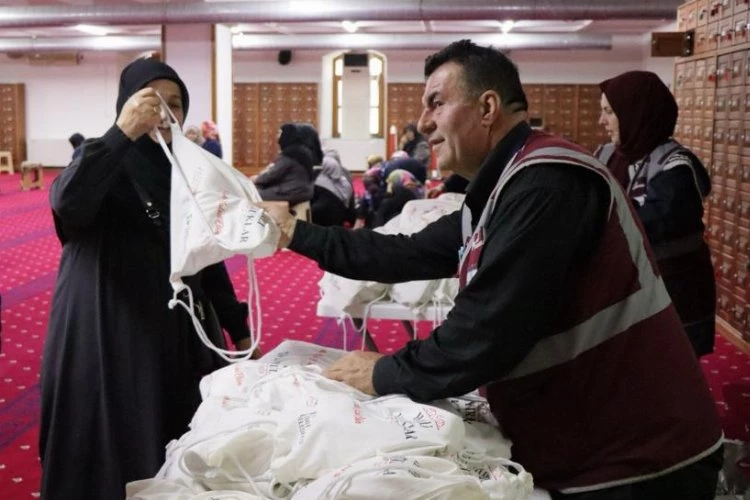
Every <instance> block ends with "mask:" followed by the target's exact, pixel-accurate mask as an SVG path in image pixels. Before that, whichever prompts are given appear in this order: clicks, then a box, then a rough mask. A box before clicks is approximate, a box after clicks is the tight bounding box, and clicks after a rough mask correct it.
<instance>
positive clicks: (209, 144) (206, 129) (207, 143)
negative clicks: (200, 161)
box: [201, 120, 224, 158]
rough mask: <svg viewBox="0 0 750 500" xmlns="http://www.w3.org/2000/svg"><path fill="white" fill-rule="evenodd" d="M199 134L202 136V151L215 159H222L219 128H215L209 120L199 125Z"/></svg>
mask: <svg viewBox="0 0 750 500" xmlns="http://www.w3.org/2000/svg"><path fill="white" fill-rule="evenodd" d="M201 133H202V135H203V144H202V146H203V149H205V150H206V151H208V152H209V153H211V154H212V155H214V156H216V157H217V158H222V156H223V154H224V153H223V151H222V150H221V140H220V139H219V127H217V126H216V124H215V123H214V122H212V121H211V120H206V121H204V122H203V123H201Z"/></svg>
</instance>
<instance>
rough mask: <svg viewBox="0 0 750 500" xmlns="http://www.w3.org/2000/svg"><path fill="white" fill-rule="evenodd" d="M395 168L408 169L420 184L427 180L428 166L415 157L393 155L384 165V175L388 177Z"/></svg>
mask: <svg viewBox="0 0 750 500" xmlns="http://www.w3.org/2000/svg"><path fill="white" fill-rule="evenodd" d="M394 170H406V171H407V172H409V173H411V174H412V175H413V176H414V178H415V179H416V180H417V181H419V183H420V184H422V185H424V184H425V182H427V167H425V166H424V165H423V164H422V163H421V162H419V161H417V160H416V159H414V158H410V157H409V156H407V157H395V158H394V157H391V159H390V160H388V161H387V162H385V165H383V177H384V178H385V179H388V175H390V173H391V172H393V171H394Z"/></svg>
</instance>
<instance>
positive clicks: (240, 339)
mask: <svg viewBox="0 0 750 500" xmlns="http://www.w3.org/2000/svg"><path fill="white" fill-rule="evenodd" d="M157 92H158V93H159V94H160V95H161V96H162V97H163V98H164V99H165V100H166V102H167V103H168V105H169V107H170V109H171V111H172V112H173V113H174V115H175V116H176V117H177V119H178V120H179V121H180V122H182V121H183V120H184V118H185V114H186V113H187V110H188V105H189V97H188V91H187V88H186V87H185V84H184V83H183V82H182V80H181V79H180V77H179V76H178V75H177V73H176V72H175V71H174V70H173V69H172V68H171V67H169V66H167V65H166V64H164V63H161V62H159V61H156V60H153V59H138V60H136V61H134V62H132V63H131V64H129V65H128V66H126V67H125V69H124V70H123V71H122V74H121V75H120V86H119V94H118V97H117V105H116V110H117V119H116V122H115V123H114V124H113V125H112V127H110V129H109V130H108V131H107V132H106V133H105V134H104V135H103V136H101V137H99V138H95V139H90V140H87V141H86V142H85V143H84V144H83V146H82V147H81V154H80V156H79V157H78V158H77V159H76V160H75V161H73V162H72V163H71V164H70V166H68V168H66V169H65V170H63V171H62V172H61V173H60V175H59V176H58V177H57V178H56V179H55V181H54V182H53V183H52V186H51V188H50V204H51V206H52V212H53V213H52V215H53V218H54V222H55V228H56V230H57V236H58V238H59V239H60V242H61V243H62V255H61V258H60V267H59V272H58V276H57V283H56V285H55V290H54V296H53V299H52V308H51V311H50V318H49V327H48V329H47V337H46V340H45V345H44V355H43V356H42V369H41V423H40V429H39V455H40V457H41V462H42V485H41V496H42V498H44V499H45V500H58V499H60V500H69V499H73V498H76V499H92V500H93V499H112V500H116V499H122V498H124V497H125V484H126V483H128V482H130V481H135V480H138V479H145V478H150V477H153V476H154V475H155V474H156V473H157V472H158V470H159V468H160V467H161V465H162V463H163V462H164V448H165V446H166V445H167V443H169V442H170V441H171V440H172V439H177V438H179V437H180V436H181V435H182V434H183V433H185V432H186V431H187V430H188V424H189V422H190V420H191V418H192V416H193V414H194V413H195V410H196V409H197V408H198V405H199V404H200V402H201V397H200V392H199V390H198V383H199V382H200V379H201V377H202V376H204V375H206V374H208V373H210V372H212V371H214V370H215V369H218V368H220V367H222V366H224V365H225V364H226V363H225V362H223V361H222V360H221V359H220V358H218V357H217V356H215V355H214V353H213V352H211V351H209V350H208V349H207V348H206V347H205V346H204V345H203V344H202V342H201V340H200V339H199V338H198V336H197V334H196V332H195V328H194V326H193V324H192V321H191V319H190V317H189V316H188V315H187V314H186V313H185V312H184V311H182V310H180V309H179V308H178V309H174V310H171V309H169V307H168V306H167V304H168V302H169V300H170V299H171V298H172V287H171V286H170V283H169V274H170V248H169V247H170V243H169V222H170V221H169V217H170V180H171V177H170V176H171V165H170V162H169V160H168V159H167V157H166V155H165V154H164V152H163V150H162V148H161V146H160V145H159V144H158V143H157V142H156V135H155V128H156V127H157V126H158V127H159V128H160V130H161V133H162V135H163V137H164V139H165V140H166V142H167V143H171V141H172V137H171V132H170V129H169V128H162V125H161V118H160V112H161V107H162V106H161V101H160V100H159V97H158V95H157ZM187 282H188V283H189V285H190V287H191V288H192V291H193V294H194V298H195V300H196V301H197V303H198V304H199V305H200V310H201V311H202V315H201V316H202V317H201V319H202V322H203V327H204V329H205V331H206V333H207V334H208V336H209V337H210V338H211V340H212V341H213V342H214V344H215V345H218V346H224V345H225V343H224V340H223V339H224V335H223V332H222V327H223V328H224V329H225V330H226V331H227V332H228V333H229V335H230V336H231V338H232V339H233V341H234V343H235V345H236V346H237V347H239V348H242V349H247V348H248V347H249V345H250V342H249V334H250V331H249V329H248V326H247V315H248V308H247V304H244V303H242V302H239V301H238V300H237V297H236V296H235V292H234V289H233V288H232V283H231V281H230V280H229V275H228V274H227V270H226V268H225V266H224V264H223V263H221V264H216V265H212V266H209V267H208V268H206V269H205V270H203V271H201V272H199V273H198V274H196V275H194V276H191V277H188V278H187Z"/></svg>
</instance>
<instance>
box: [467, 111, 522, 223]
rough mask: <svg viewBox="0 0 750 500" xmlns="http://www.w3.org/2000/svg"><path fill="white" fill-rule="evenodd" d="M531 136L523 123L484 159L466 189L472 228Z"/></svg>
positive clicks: (514, 128) (512, 130) (513, 129)
mask: <svg viewBox="0 0 750 500" xmlns="http://www.w3.org/2000/svg"><path fill="white" fill-rule="evenodd" d="M529 135H531V127H530V126H529V124H528V123H526V122H521V123H519V124H518V125H516V126H515V127H513V128H512V129H511V130H510V132H508V133H507V134H506V135H505V137H503V138H502V139H501V140H500V142H498V143H497V144H496V145H495V147H494V148H493V149H492V151H490V154H489V155H487V158H485V159H484V162H482V165H481V166H480V167H479V171H478V172H477V175H476V176H475V177H474V179H472V181H471V182H470V183H469V185H468V187H467V188H466V206H467V207H469V210H471V220H472V226H473V225H474V223H475V222H476V221H478V220H479V216H480V215H481V213H482V210H483V209H484V206H485V205H486V204H487V200H488V199H489V197H490V194H492V190H493V189H495V186H496V185H497V181H498V179H500V174H502V173H503V170H505V167H506V166H507V165H508V163H509V162H510V160H511V158H513V155H514V154H516V153H517V152H518V150H520V149H521V147H523V145H524V144H525V143H526V139H528V137H529Z"/></svg>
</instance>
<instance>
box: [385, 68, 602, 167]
mask: <svg viewBox="0 0 750 500" xmlns="http://www.w3.org/2000/svg"><path fill="white" fill-rule="evenodd" d="M523 88H524V92H525V93H526V98H527V100H528V101H529V117H530V118H538V119H541V120H542V124H543V128H544V129H545V130H547V131H549V132H551V133H553V134H558V135H561V136H563V137H566V138H568V139H570V140H573V141H575V142H578V143H579V144H581V145H582V146H584V147H585V148H586V149H588V150H590V151H593V150H594V149H596V147H597V146H599V145H600V144H603V143H605V142H608V141H609V138H608V136H607V134H606V133H605V132H604V128H603V127H602V126H600V125H599V124H598V121H599V99H600V96H601V91H600V90H599V87H598V86H597V85H579V84H562V85H548V84H527V85H524V86H523ZM423 92H424V84H422V83H391V84H388V112H387V117H388V127H389V128H390V127H392V126H394V127H396V129H397V130H398V134H399V135H400V134H401V130H402V129H403V127H404V126H405V125H406V124H407V123H410V122H416V121H417V120H418V119H419V116H420V114H421V113H422V104H421V101H422V93H423ZM391 152H392V151H391V149H390V148H389V150H388V153H389V154H390V153H391Z"/></svg>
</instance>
